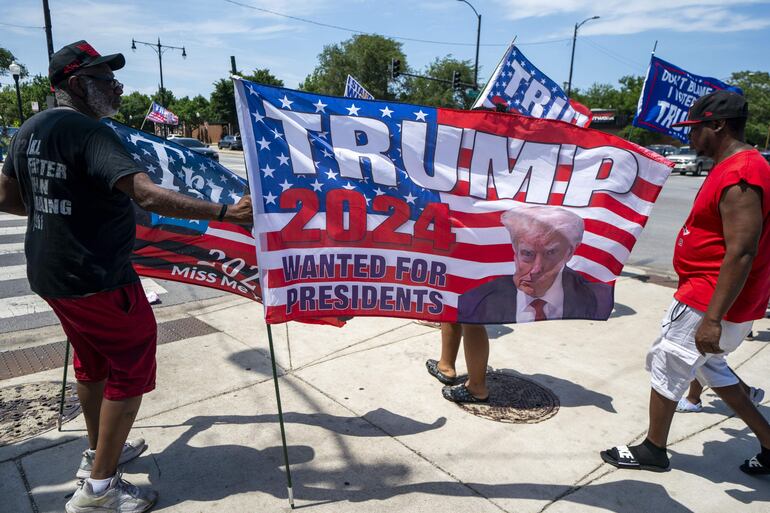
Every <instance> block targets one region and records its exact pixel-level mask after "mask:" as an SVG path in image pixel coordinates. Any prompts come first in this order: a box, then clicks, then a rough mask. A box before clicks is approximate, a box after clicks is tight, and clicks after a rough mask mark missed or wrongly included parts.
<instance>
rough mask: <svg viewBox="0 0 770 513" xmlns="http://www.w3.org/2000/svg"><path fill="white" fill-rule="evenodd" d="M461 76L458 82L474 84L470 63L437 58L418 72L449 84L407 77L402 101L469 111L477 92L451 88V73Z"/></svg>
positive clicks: (448, 57)
mask: <svg viewBox="0 0 770 513" xmlns="http://www.w3.org/2000/svg"><path fill="white" fill-rule="evenodd" d="M455 71H458V72H459V73H460V81H461V82H464V83H466V84H472V83H473V65H472V64H471V61H461V60H457V59H454V58H452V56H451V55H448V56H446V57H442V58H436V60H434V61H433V62H432V63H430V64H428V65H427V66H426V67H425V70H424V71H423V72H422V73H421V74H422V75H426V76H429V77H433V78H440V79H443V80H446V81H448V83H445V82H436V81H435V80H426V79H424V78H413V77H407V79H406V80H405V89H406V93H405V94H404V96H403V97H402V99H404V100H405V101H408V102H411V103H419V104H421V105H429V106H431V107H450V108H454V109H470V108H471V105H473V101H474V100H475V99H476V95H477V94H478V92H477V91H473V90H468V89H463V90H462V91H458V92H456V91H455V90H454V89H452V77H453V76H454V72H455Z"/></svg>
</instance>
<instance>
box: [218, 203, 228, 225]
mask: <svg viewBox="0 0 770 513" xmlns="http://www.w3.org/2000/svg"><path fill="white" fill-rule="evenodd" d="M225 214H227V204H224V205H222V209H221V210H220V211H219V215H218V216H217V221H221V220H222V219H224V218H225Z"/></svg>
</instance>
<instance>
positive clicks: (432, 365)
mask: <svg viewBox="0 0 770 513" xmlns="http://www.w3.org/2000/svg"><path fill="white" fill-rule="evenodd" d="M425 367H427V368H428V374H430V375H431V376H433V377H434V378H436V379H437V380H439V381H440V382H442V383H443V384H445V385H454V384H455V383H456V382H457V377H456V376H455V377H450V376H447V375H446V374H444V373H443V372H441V371H440V370H439V368H438V362H437V361H436V360H428V361H426V362H425Z"/></svg>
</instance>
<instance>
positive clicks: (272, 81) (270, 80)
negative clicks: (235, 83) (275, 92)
mask: <svg viewBox="0 0 770 513" xmlns="http://www.w3.org/2000/svg"><path fill="white" fill-rule="evenodd" d="M242 76H243V78H245V79H246V80H250V81H251V82H257V83H259V84H265V85H270V86H276V87H283V80H281V79H280V78H276V77H275V75H273V74H272V73H270V70H269V69H267V68H261V69H255V70H254V72H253V73H252V74H251V75H242Z"/></svg>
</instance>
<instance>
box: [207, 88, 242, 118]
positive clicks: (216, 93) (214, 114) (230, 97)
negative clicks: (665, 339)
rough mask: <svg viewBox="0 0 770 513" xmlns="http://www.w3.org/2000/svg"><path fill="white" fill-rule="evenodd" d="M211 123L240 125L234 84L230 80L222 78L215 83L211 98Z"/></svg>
mask: <svg viewBox="0 0 770 513" xmlns="http://www.w3.org/2000/svg"><path fill="white" fill-rule="evenodd" d="M209 105H210V108H211V121H215V122H217V123H229V124H231V125H236V126H237V124H238V120H237V119H236V118H237V115H236V112H235V93H234V92H233V82H232V80H230V79H229V78H220V79H219V80H217V81H216V82H214V90H213V91H211V96H210V97H209Z"/></svg>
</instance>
